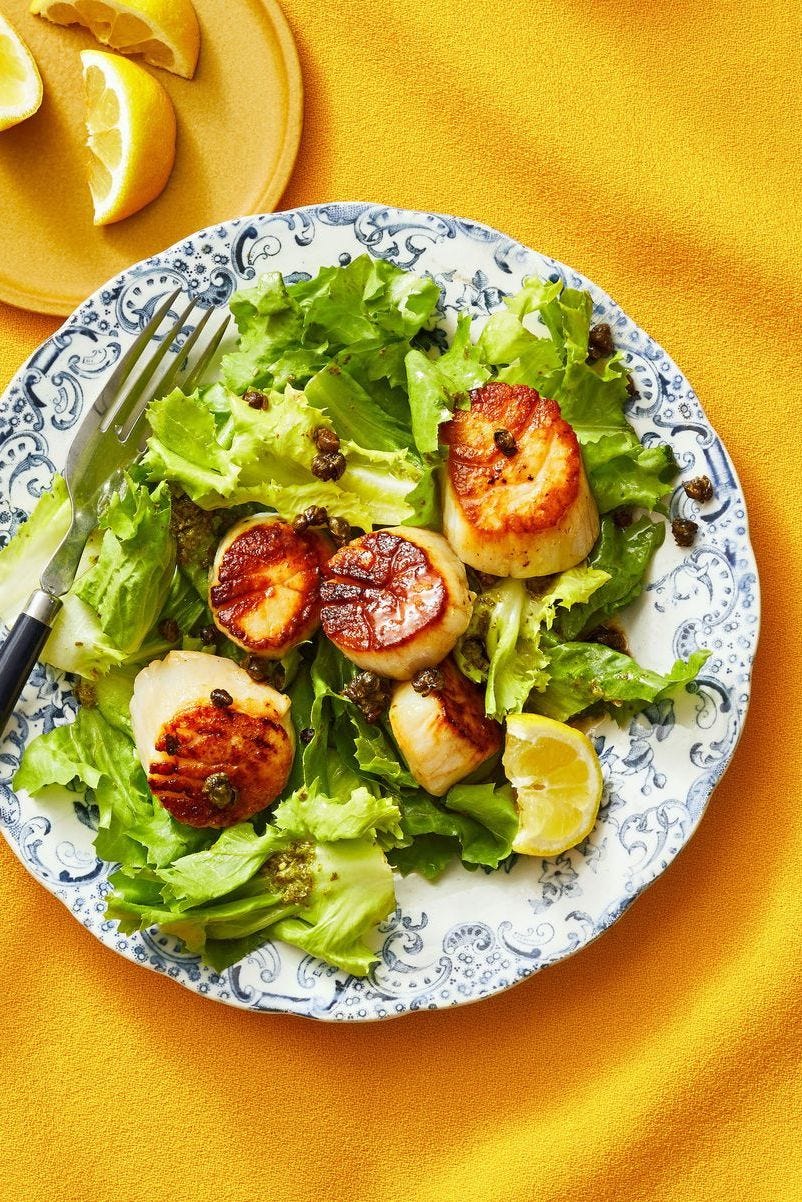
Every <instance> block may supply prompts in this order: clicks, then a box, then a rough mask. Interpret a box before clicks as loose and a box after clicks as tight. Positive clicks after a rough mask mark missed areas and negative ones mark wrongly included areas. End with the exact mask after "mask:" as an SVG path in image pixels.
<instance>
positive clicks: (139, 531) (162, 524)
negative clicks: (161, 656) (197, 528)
mask: <svg viewBox="0 0 802 1202" xmlns="http://www.w3.org/2000/svg"><path fill="white" fill-rule="evenodd" d="M98 528H99V530H100V531H102V542H101V544H100V549H99V554H98V557H97V559H96V560H95V561H94V562H93V563H92V564H91V566H90V567H89V568H88V570H87V571H86V572H83V573H82V574H81V575H80V576H78V578H77V579H76V581H75V584H74V586H73V590H72V591H73V592H74V594H75V596H77V597H79V598H80V599H81V600H82V601H83V602H84V604H86V605H88V606H89V607H90V608H91V609H93V610H94V611H95V613H97V615H98V619H99V622H100V627H101V629H102V630H103V633H104V634H105V635H106V636H107V637H108V638H109V639H110V640H111V641H112V643H113V644H114V645H115V646H116V647H118V648H119V649H120V650H121V651H122V652H123V654H124V655H126V656H127V655H130V654H131V652H133V651H136V650H137V648H138V647H139V646H140V645H141V643H142V641H143V639H144V637H145V635H146V634H147V633H148V631H149V630H150V629H151V627H152V626H153V624H154V622H155V621H156V618H157V617H158V615H159V613H160V611H161V609H162V606H163V605H164V602H165V600H166V598H167V593H168V590H169V587H170V581H171V580H172V578H173V574H174V572H175V542H174V540H173V537H172V535H171V534H170V492H169V489H168V487H167V485H166V484H160V485H159V486H158V487H157V488H156V489H154V491H153V492H152V493H151V492H148V490H147V488H144V487H143V486H141V485H140V486H136V485H134V484H133V482H132V481H131V479H130V478H129V477H127V476H126V477H125V478H124V481H123V485H122V487H121V489H120V490H119V491H118V492H115V493H114V495H113V496H112V497H111V500H110V501H109V503H108V504H107V505H106V507H105V508H104V510H103V511H102V513H101V515H100V520H99V523H98Z"/></svg>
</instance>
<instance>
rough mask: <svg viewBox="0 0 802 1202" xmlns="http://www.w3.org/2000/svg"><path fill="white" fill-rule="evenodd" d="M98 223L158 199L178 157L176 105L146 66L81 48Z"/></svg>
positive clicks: (92, 184) (92, 190)
mask: <svg viewBox="0 0 802 1202" xmlns="http://www.w3.org/2000/svg"><path fill="white" fill-rule="evenodd" d="M81 63H82V65H83V73H84V87H85V90H86V130H87V145H88V147H89V156H90V161H89V188H90V191H91V193H92V201H93V203H94V206H95V225H110V224H111V223H112V222H113V221H121V220H122V219H123V217H130V215H131V214H132V213H136V212H137V211H138V210H139V209H141V208H143V207H144V206H145V205H146V204H149V203H150V201H151V200H154V199H155V198H156V197H157V196H158V195H159V193H160V192H161V191H162V189H163V188H164V185H165V184H166V183H167V180H168V179H169V176H170V172H171V171H172V169H173V163H174V161H175V110H174V108H173V104H172V101H171V100H170V97H169V96H168V95H167V93H166V92H165V90H164V88H163V87H162V86H161V84H160V83H159V81H158V80H156V79H154V78H153V76H152V75H149V74H148V72H147V71H146V70H145V68H144V67H140V66H138V65H137V63H132V62H130V61H129V60H128V59H126V58H120V57H118V55H116V54H106V53H105V51H103V50H82V51H81Z"/></svg>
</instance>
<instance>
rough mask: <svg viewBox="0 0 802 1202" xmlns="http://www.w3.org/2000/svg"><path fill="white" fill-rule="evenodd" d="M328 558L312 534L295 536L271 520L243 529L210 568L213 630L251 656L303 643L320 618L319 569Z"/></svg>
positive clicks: (322, 540) (318, 537)
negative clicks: (223, 633)
mask: <svg viewBox="0 0 802 1202" xmlns="http://www.w3.org/2000/svg"><path fill="white" fill-rule="evenodd" d="M330 553H331V545H330V543H329V541H328V539H326V538H325V537H324V536H323V535H321V534H318V533H317V532H316V531H312V530H310V531H306V532H304V533H303V534H297V533H296V532H295V531H294V530H293V528H292V526H291V525H290V524H289V523H288V522H283V521H279V520H276V519H272V518H271V519H267V520H265V521H263V522H258V523H254V524H252V525H248V526H247V527H246V528H245V529H244V530H243V531H242V533H241V534H239V535H237V536H236V537H235V539H234V541H233V542H232V543H231V544H230V546H228V547H226V549H225V552H224V553H223V555H222V557H221V558H220V560H219V562H218V563H216V564H215V572H214V579H213V583H212V587H211V588H210V590H209V600H210V604H211V608H212V611H213V613H214V617H215V621H216V623H217V625H218V626H219V627H220V629H221V630H223V631H224V632H225V633H226V634H227V635H228V636H229V638H231V639H233V640H234V642H236V643H239V644H240V646H242V647H245V648H247V649H248V650H250V651H253V652H254V653H256V654H263V655H268V656H269V655H270V653H271V652H279V653H280V654H283V653H284V651H285V650H286V649H288V648H289V647H290V646H293V645H295V644H297V643H301V642H303V641H304V639H307V638H309V637H310V635H311V634H312V633H313V632H314V630H315V628H316V627H317V624H318V621H319V618H320V569H321V567H322V565H323V564H324V563H325V562H326V560H327V558H328V556H329V554H330ZM274 599H275V602H276V603H275V604H274V605H273V606H272V610H273V611H274V613H271V601H273V600H274ZM255 629H259V630H260V631H261V632H262V633H261V637H257V636H256V635H255V634H254V631H255Z"/></svg>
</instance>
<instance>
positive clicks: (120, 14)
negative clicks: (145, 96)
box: [31, 0, 200, 79]
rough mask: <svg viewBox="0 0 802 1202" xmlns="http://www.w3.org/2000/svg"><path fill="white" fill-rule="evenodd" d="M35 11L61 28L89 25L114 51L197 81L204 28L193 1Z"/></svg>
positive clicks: (51, 4) (56, 5) (55, 6)
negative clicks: (196, 68)
mask: <svg viewBox="0 0 802 1202" xmlns="http://www.w3.org/2000/svg"><path fill="white" fill-rule="evenodd" d="M31 12H32V13H35V14H36V16H38V17H45V18H46V19H47V20H48V21H53V22H55V24H56V25H85V26H86V28H87V29H88V30H89V31H90V33H92V34H93V35H94V37H96V38H97V40H98V41H99V42H102V43H103V45H104V46H110V47H111V48H112V50H119V51H121V52H122V53H123V54H141V55H142V57H143V58H144V60H145V62H146V63H150V64H151V66H153V67H163V68H164V69H165V71H172V72H173V73H174V74H175V75H183V77H184V78H185V79H192V76H193V75H194V74H195V67H196V65H197V62H198V53H199V51H200V28H199V26H198V18H197V17H196V15H195V9H194V8H193V7H192V4H191V3H190V0H127V3H121V2H120V0H33V3H32V4H31Z"/></svg>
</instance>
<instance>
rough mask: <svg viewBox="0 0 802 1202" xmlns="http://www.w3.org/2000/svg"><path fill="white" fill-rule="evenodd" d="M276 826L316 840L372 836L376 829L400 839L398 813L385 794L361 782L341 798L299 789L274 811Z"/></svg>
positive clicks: (298, 836)
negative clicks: (348, 794)
mask: <svg viewBox="0 0 802 1202" xmlns="http://www.w3.org/2000/svg"><path fill="white" fill-rule="evenodd" d="M273 813H274V822H275V826H276V829H277V830H279V831H282V832H283V833H285V834H287V835H292V836H295V837H297V838H310V839H314V840H315V841H317V842H319V843H333V842H336V841H337V840H338V839H362V838H365V837H368V838H370V839H376V837H377V836H378V834H379V833H380V832H382V833H385V834H388V835H391V836H392V837H394V838H398V839H400V838H401V830H400V827H399V820H400V813H399V810H398V806H397V805H396V803H395V802H394V801H393V800H392V799H391V798H389V797H377V796H374V794H373V793H371V792H370V790H369V789H367V788H366V787H365V786H364V785H362V786H358V787H357V788H354V789H352V791H351V793H350V796H348V797H347V798H346V799H345V800H335V799H334V798H330V797H326V796H325V794H322V793H320V792H317V791H316V790H315V788H314V787H312V788H311V789H308V790H307V789H300V790H298V792H296V793H294V794H293V795H292V796H291V797H288V798H287V800H286V801H282V802H281V804H280V805H278V806H277V807H276V809H275V810H274V812H273Z"/></svg>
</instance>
